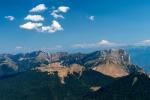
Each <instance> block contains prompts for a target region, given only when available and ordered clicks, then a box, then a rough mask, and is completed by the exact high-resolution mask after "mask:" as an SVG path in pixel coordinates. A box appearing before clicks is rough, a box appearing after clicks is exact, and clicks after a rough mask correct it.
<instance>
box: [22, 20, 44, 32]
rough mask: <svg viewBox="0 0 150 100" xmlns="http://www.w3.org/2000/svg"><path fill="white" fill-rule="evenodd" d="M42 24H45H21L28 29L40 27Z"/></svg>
mask: <svg viewBox="0 0 150 100" xmlns="http://www.w3.org/2000/svg"><path fill="white" fill-rule="evenodd" d="M42 25H43V24H42V23H33V22H27V23H25V24H23V25H20V28H23V29H27V30H32V29H38V28H39V27H41V26H42Z"/></svg>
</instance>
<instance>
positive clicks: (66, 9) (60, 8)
mask: <svg viewBox="0 0 150 100" xmlns="http://www.w3.org/2000/svg"><path fill="white" fill-rule="evenodd" d="M69 9H70V8H69V7H67V6H60V7H58V11H59V12H63V13H67V12H68V11H69Z"/></svg>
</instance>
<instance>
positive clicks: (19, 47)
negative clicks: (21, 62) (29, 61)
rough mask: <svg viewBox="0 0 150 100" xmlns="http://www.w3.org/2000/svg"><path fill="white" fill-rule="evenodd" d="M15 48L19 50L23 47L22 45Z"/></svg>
mask: <svg viewBox="0 0 150 100" xmlns="http://www.w3.org/2000/svg"><path fill="white" fill-rule="evenodd" d="M15 49H16V50H20V49H23V47H22V46H16V47H15Z"/></svg>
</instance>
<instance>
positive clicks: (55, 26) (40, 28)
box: [20, 20, 63, 33]
mask: <svg viewBox="0 0 150 100" xmlns="http://www.w3.org/2000/svg"><path fill="white" fill-rule="evenodd" d="M20 28H22V29H27V30H33V29H34V30H36V31H38V32H48V33H54V32H56V31H62V30H63V27H62V26H61V24H60V23H59V22H58V21H56V20H53V21H52V24H51V25H49V26H44V25H43V24H42V23H35V22H27V23H25V24H23V25H20Z"/></svg>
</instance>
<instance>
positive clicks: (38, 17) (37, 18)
mask: <svg viewBox="0 0 150 100" xmlns="http://www.w3.org/2000/svg"><path fill="white" fill-rule="evenodd" d="M24 20H30V21H44V17H43V16H41V15H28V16H26V17H25V18H24Z"/></svg>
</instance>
